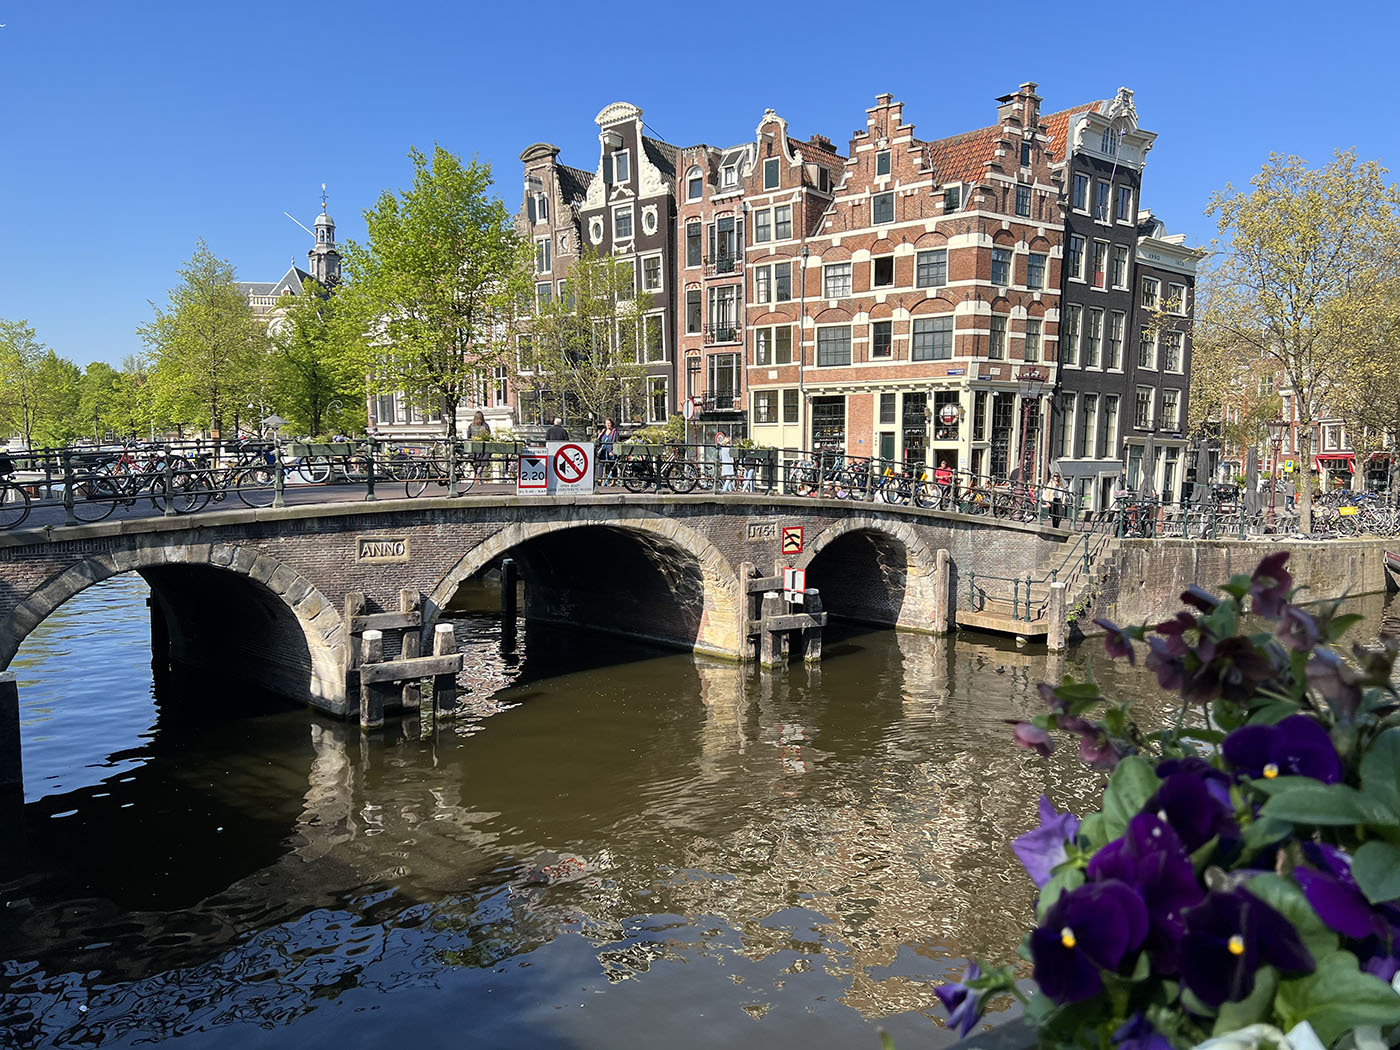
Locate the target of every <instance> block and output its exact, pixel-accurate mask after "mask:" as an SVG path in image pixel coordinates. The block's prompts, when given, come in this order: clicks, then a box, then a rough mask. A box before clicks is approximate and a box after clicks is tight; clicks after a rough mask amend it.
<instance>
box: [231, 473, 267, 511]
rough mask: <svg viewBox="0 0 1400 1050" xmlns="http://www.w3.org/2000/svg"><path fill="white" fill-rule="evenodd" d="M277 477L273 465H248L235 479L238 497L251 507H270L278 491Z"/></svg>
mask: <svg viewBox="0 0 1400 1050" xmlns="http://www.w3.org/2000/svg"><path fill="white" fill-rule="evenodd" d="M276 481H277V479H276V477H275V476H274V475H273V473H272V468H271V467H248V468H247V469H246V470H243V471H241V472H240V473H239V474H238V476H237V477H236V478H235V479H234V482H233V484H234V488H235V489H236V490H237V491H238V498H239V499H240V500H242V501H243V503H244V504H245V505H246V506H249V507H270V506H272V501H273V498H274V497H275V496H276V495H277V493H276Z"/></svg>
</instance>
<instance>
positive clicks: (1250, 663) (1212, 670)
mask: <svg viewBox="0 0 1400 1050" xmlns="http://www.w3.org/2000/svg"><path fill="white" fill-rule="evenodd" d="M1196 655H1197V656H1198V657H1200V660H1201V666H1200V667H1199V668H1197V669H1196V670H1195V671H1194V672H1192V673H1191V675H1190V676H1189V677H1188V678H1187V680H1186V687H1185V695H1186V696H1187V697H1188V698H1190V699H1192V700H1214V699H1215V698H1216V697H1217V696H1223V697H1225V699H1227V700H1248V699H1249V698H1250V697H1251V696H1253V695H1254V692H1255V690H1256V689H1257V688H1258V686H1259V684H1260V683H1261V682H1267V681H1268V680H1269V679H1270V678H1272V677H1273V676H1274V665H1273V664H1272V663H1271V662H1270V661H1269V659H1268V657H1266V656H1264V655H1263V654H1262V653H1260V652H1259V650H1258V649H1256V648H1254V643H1253V642H1251V641H1250V640H1249V639H1248V638H1240V637H1233V638H1226V639H1225V640H1224V641H1222V642H1220V643H1219V644H1218V645H1214V644H1212V643H1210V642H1209V641H1207V640H1203V641H1202V642H1201V644H1200V645H1198V646H1197V647H1196Z"/></svg>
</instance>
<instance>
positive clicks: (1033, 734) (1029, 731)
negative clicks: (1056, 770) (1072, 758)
mask: <svg viewBox="0 0 1400 1050" xmlns="http://www.w3.org/2000/svg"><path fill="white" fill-rule="evenodd" d="M1011 739H1012V740H1013V741H1015V743H1016V746H1017V747H1026V748H1030V749H1031V750H1032V751H1035V752H1036V753H1037V754H1039V755H1040V757H1041V758H1049V757H1050V752H1052V751H1054V750H1055V741H1054V740H1052V739H1051V738H1050V734H1049V733H1047V732H1046V731H1045V730H1043V729H1041V728H1039V727H1038V726H1033V725H1031V724H1030V723H1029V722H1017V723H1016V728H1015V729H1013V730H1012V731H1011Z"/></svg>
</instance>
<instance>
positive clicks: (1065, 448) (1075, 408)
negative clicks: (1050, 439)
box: [1059, 390, 1079, 459]
mask: <svg viewBox="0 0 1400 1050" xmlns="http://www.w3.org/2000/svg"><path fill="white" fill-rule="evenodd" d="M1060 397H1061V401H1060V418H1061V420H1062V423H1061V434H1060V457H1059V458H1060V459H1073V458H1074V437H1075V434H1074V432H1075V430H1076V428H1077V424H1078V423H1079V395H1078V394H1076V393H1075V392H1074V391H1073V390H1065V391H1062V392H1061V394H1060Z"/></svg>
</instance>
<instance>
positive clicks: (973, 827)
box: [0, 576, 1381, 1050]
mask: <svg viewBox="0 0 1400 1050" xmlns="http://www.w3.org/2000/svg"><path fill="white" fill-rule="evenodd" d="M145 596H146V589H145V585H144V583H142V581H141V580H140V579H139V578H137V577H134V576H131V577H118V578H116V579H113V580H110V581H108V582H106V583H103V584H101V585H98V586H96V587H93V588H91V589H90V590H88V591H86V592H84V593H83V594H81V595H79V596H78V597H76V598H74V599H73V600H72V601H70V602H69V603H68V604H66V605H65V606H63V607H62V608H61V609H60V610H58V611H57V612H56V613H55V614H54V615H53V616H52V617H51V618H50V619H49V620H48V621H47V622H46V623H45V624H44V625H42V627H41V628H40V629H39V630H38V631H37V632H36V633H35V634H34V635H33V636H32V637H31V638H30V639H29V640H28V641H27V642H26V643H25V646H24V648H23V649H22V651H21V654H20V656H19V657H18V659H17V660H16V663H15V669H16V670H17V671H18V673H19V678H20V681H21V704H22V721H23V734H24V740H23V743H24V762H25V777H26V794H25V803H24V806H23V808H22V811H19V810H18V807H12V809H11V811H10V812H8V813H4V812H0V904H2V905H3V907H0V1046H3V1047H5V1048H7V1050H29V1048H40V1047H45V1048H46V1047H133V1046H137V1045H149V1044H151V1043H162V1044H165V1045H170V1046H176V1047H190V1048H195V1047H198V1048H214V1047H239V1048H245V1047H248V1046H256V1047H258V1048H260V1050H261V1048H271V1050H275V1048H284V1047H285V1048H292V1047H295V1048H298V1050H303V1048H312V1047H322V1046H336V1047H347V1046H382V1045H389V1044H390V1042H391V1041H393V1042H394V1043H396V1044H398V1045H403V1046H412V1047H414V1048H415V1050H423V1048H435V1047H453V1048H461V1047H526V1048H530V1047H559V1048H592V1047H598V1048H613V1047H633V1046H637V1047H641V1046H647V1047H650V1046H665V1047H667V1048H668V1050H682V1048H690V1047H697V1048H698V1047H721V1046H736V1045H764V1046H766V1047H772V1048H785V1047H802V1048H804V1050H815V1048H824V1047H842V1048H857V1047H871V1048H874V1047H877V1046H878V1045H879V1038H878V1033H877V1028H884V1029H885V1030H886V1031H888V1032H889V1033H890V1034H891V1035H892V1036H893V1038H894V1039H895V1042H896V1045H897V1046H898V1047H899V1048H900V1050H906V1048H909V1047H928V1046H933V1047H937V1046H942V1045H946V1044H947V1043H949V1042H951V1041H952V1040H951V1038H950V1035H949V1033H948V1032H947V1031H946V1030H945V1029H944V1028H943V1027H942V1026H941V1020H940V1019H939V1018H940V1016H941V1015H940V1011H939V1010H938V1009H937V1007H936V1000H935V998H934V995H933V988H934V987H935V986H936V985H937V984H938V983H939V982H941V981H942V980H944V979H946V978H948V977H950V976H956V975H958V974H960V973H961V971H962V968H963V966H964V962H965V960H966V959H967V958H968V957H977V958H980V959H984V960H992V961H1008V962H1009V961H1014V960H1015V946H1016V944H1017V942H1018V941H1019V939H1020V936H1021V934H1022V932H1023V931H1024V929H1025V927H1026V924H1027V923H1028V921H1029V919H1030V915H1031V886H1030V883H1029V882H1028V880H1027V879H1026V877H1025V876H1024V874H1023V873H1022V872H1021V870H1020V868H1019V866H1018V865H1017V863H1016V861H1015V859H1014V857H1013V856H1012V854H1011V852H1010V850H1009V848H1008V845H1007V844H1008V842H1009V840H1010V838H1011V837H1012V836H1014V835H1016V834H1018V833H1020V832H1021V831H1024V830H1026V828H1027V827H1029V826H1030V825H1031V824H1032V823H1033V822H1034V812H1035V800H1036V798H1037V796H1038V795H1040V794H1041V793H1042V792H1045V793H1048V794H1049V795H1050V796H1051V798H1052V799H1054V800H1055V801H1056V802H1057V803H1058V804H1059V805H1060V806H1061V807H1064V806H1070V807H1072V808H1075V809H1076V810H1083V809H1084V808H1086V807H1087V806H1088V805H1089V804H1090V802H1091V800H1092V798H1093V797H1094V793H1095V791H1096V779H1095V777H1093V776H1092V775H1090V774H1088V773H1086V772H1085V771H1083V770H1081V769H1079V768H1078V767H1077V766H1076V765H1075V764H1074V763H1072V762H1071V761H1070V758H1069V755H1068V752H1069V751H1070V750H1072V749H1069V748H1062V749H1061V751H1060V752H1057V754H1056V756H1055V758H1054V759H1053V760H1052V761H1051V762H1050V763H1045V762H1042V761H1040V760H1039V759H1037V758H1035V757H1034V756H1033V755H1031V754H1030V753H1028V752H1025V751H1021V750H1018V749H1016V748H1014V747H1013V746H1012V745H1011V743H1010V739H1009V733H1010V729H1009V727H1008V725H1007V724H1006V721H1007V720H1008V719H1010V720H1014V719H1018V718H1022V717H1026V716H1028V715H1030V714H1032V713H1034V712H1035V711H1036V710H1038V709H1039V706H1040V701H1039V699H1038V698H1037V696H1036V694H1035V685H1036V683H1037V682H1039V681H1042V680H1044V679H1046V678H1051V677H1058V676H1059V675H1060V674H1062V673H1063V672H1064V671H1066V670H1067V671H1069V672H1070V673H1074V674H1077V675H1082V674H1083V673H1084V672H1085V665H1086V663H1092V664H1093V671H1094V674H1095V676H1096V677H1097V678H1098V680H1099V681H1100V682H1102V683H1104V684H1105V687H1106V689H1108V690H1110V691H1115V692H1123V691H1128V690H1132V691H1134V692H1135V694H1136V695H1140V696H1147V697H1151V696H1154V695H1156V694H1155V689H1154V687H1153V685H1152V683H1151V680H1150V678H1147V677H1144V675H1143V674H1142V672H1141V671H1140V670H1139V671H1138V672H1131V671H1128V669H1126V668H1122V667H1120V665H1117V664H1111V663H1109V662H1108V661H1107V660H1105V659H1104V658H1103V657H1102V656H1101V647H1100V646H1099V645H1097V644H1090V645H1087V646H1085V647H1083V648H1082V649H1081V650H1080V651H1078V652H1076V653H1074V654H1071V655H1070V656H1069V657H1068V658H1054V657H1047V656H1046V654H1044V653H1043V652H1041V653H1036V652H1034V651H1033V650H1018V649H1017V648H1016V647H1015V646H1014V645H1013V644H1010V643H1009V642H1008V643H1001V642H994V641H992V640H990V639H982V640H980V641H978V640H975V638H971V637H969V636H967V635H963V636H961V637H960V638H959V639H958V640H957V641H956V643H950V642H949V641H948V640H947V639H935V638H930V637H927V636H921V635H912V634H902V633H895V632H892V631H883V630H869V629H863V628H860V627H853V626H841V627H838V628H836V629H834V630H832V631H829V632H828V637H827V640H826V645H825V653H824V660H823V662H822V664H821V665H820V667H810V668H806V667H802V666H800V665H799V666H793V667H791V668H789V669H787V670H780V671H777V672H760V671H758V670H756V669H753V668H742V667H738V666H734V665H731V664H726V663H716V662H710V661H707V660H702V659H698V658H696V657H694V656H691V655H689V654H681V653H676V652H671V651H666V650H659V649H655V648H651V647H647V646H642V645H637V644H633V643H630V642H626V641H622V640H617V639H612V638H600V637H599V636H597V635H593V634H586V633H582V632H577V631H571V630H568V629H563V628H557V627H543V626H538V625H534V624H530V625H526V624H524V623H523V621H522V622H520V623H519V624H517V625H516V627H515V631H514V632H510V631H508V630H507V631H506V632H505V634H504V636H503V625H502V623H501V622H500V619H499V617H498V616H496V615H493V614H492V613H491V612H490V610H491V609H492V608H493V607H494V608H498V607H499V606H498V604H497V601H498V596H496V595H494V594H492V593H491V592H489V591H487V590H483V591H482V592H480V593H477V594H468V595H467V596H466V599H467V600H466V601H465V603H464V606H463V608H462V609H461V610H459V615H460V617H461V619H460V620H459V627H458V634H459V637H460V639H461V641H462V643H463V645H464V647H465V648H466V649H467V651H468V654H469V655H468V661H467V663H468V668H467V671H466V673H465V675H464V683H465V684H467V685H469V686H470V688H471V692H470V693H469V694H468V696H467V698H466V700H467V711H468V716H467V717H464V718H462V719H460V720H458V721H456V722H455V723H448V724H444V725H441V726H439V727H438V729H437V732H436V733H427V732H424V731H420V732H418V733H417V734H416V735H412V736H410V734H407V733H405V732H403V731H402V730H398V731H390V732H388V733H385V734H384V735H383V736H382V737H365V738H362V737H361V735H360V733H359V731H358V729H357V728H355V727H352V726H347V725H345V724H342V723H338V722H334V721H332V720H329V719H323V718H321V717H319V716H315V715H308V713H307V712H306V711H305V710H301V709H292V708H288V707H286V706H284V705H281V704H279V703H278V702H276V701H275V700H274V699H273V698H270V697H265V696H257V695H250V694H248V693H246V692H239V691H230V690H229V689H228V688H227V687H226V686H225V685H224V684H222V683H220V682H215V681H201V680H189V679H187V678H184V677H182V676H179V675H172V676H168V677H166V676H162V678H161V680H158V681H153V678H152V673H151V668H150V648H149V626H148V619H147V616H148V613H147V609H146V606H145ZM1363 611H1366V612H1368V613H1369V615H1370V617H1371V620H1372V623H1371V630H1372V631H1374V630H1375V629H1376V626H1377V625H1378V623H1379V620H1380V617H1381V606H1380V603H1379V602H1378V601H1374V602H1370V603H1368V604H1367V605H1366V606H1365V608H1364V609H1363ZM507 626H509V625H507ZM512 635H513V636H512ZM1062 756H1063V760H1062Z"/></svg>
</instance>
